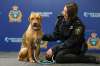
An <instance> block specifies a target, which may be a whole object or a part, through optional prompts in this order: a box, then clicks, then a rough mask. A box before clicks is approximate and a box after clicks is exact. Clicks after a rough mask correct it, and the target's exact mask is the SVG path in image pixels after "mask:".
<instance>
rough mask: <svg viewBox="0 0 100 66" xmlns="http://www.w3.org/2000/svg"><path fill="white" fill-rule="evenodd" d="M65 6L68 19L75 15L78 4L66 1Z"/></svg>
mask: <svg viewBox="0 0 100 66" xmlns="http://www.w3.org/2000/svg"><path fill="white" fill-rule="evenodd" d="M65 6H66V7H67V9H68V12H67V14H68V17H69V18H70V19H72V18H74V17H76V16H77V13H78V6H77V4H76V3H75V2H69V3H66V4H65Z"/></svg>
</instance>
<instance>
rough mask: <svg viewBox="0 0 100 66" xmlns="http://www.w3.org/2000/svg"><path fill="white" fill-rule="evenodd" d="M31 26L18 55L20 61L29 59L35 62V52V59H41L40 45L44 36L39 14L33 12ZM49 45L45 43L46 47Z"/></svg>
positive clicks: (30, 17) (30, 19)
mask: <svg viewBox="0 0 100 66" xmlns="http://www.w3.org/2000/svg"><path fill="white" fill-rule="evenodd" d="M28 20H29V22H30V24H29V26H28V29H27V30H26V32H25V33H24V35H23V40H22V46H21V49H20V52H19V54H18V60H19V61H23V60H25V59H27V60H28V61H29V62H31V63H33V62H35V59H34V58H33V56H34V54H33V51H35V57H36V58H39V54H40V43H41V38H42V36H43V32H42V29H41V24H42V23H41V22H42V17H41V15H40V14H39V13H36V12H32V13H31V14H30V16H29V18H28ZM46 44H47V43H45V45H46Z"/></svg>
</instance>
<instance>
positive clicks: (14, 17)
mask: <svg viewBox="0 0 100 66" xmlns="http://www.w3.org/2000/svg"><path fill="white" fill-rule="evenodd" d="M8 16H9V22H21V21H22V12H21V11H20V10H19V7H18V6H16V5H14V6H13V7H12V10H10V12H9V15H8Z"/></svg>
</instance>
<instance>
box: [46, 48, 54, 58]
mask: <svg viewBox="0 0 100 66" xmlns="http://www.w3.org/2000/svg"><path fill="white" fill-rule="evenodd" d="M52 56H53V51H52V49H51V48H50V49H49V50H48V51H47V52H46V59H50V58H52Z"/></svg>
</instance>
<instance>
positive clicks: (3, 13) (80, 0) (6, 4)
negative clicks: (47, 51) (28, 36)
mask: <svg viewBox="0 0 100 66" xmlns="http://www.w3.org/2000/svg"><path fill="white" fill-rule="evenodd" d="M68 1H69V0H0V51H19V49H20V45H21V37H22V35H23V33H24V31H25V30H26V29H27V27H28V25H29V22H28V16H29V15H30V13H31V12H32V11H36V12H40V13H42V15H43V20H42V25H43V31H44V33H45V34H51V33H52V32H53V30H54V25H55V22H56V17H57V15H58V14H60V12H61V11H62V10H63V7H64V4H65V3H67V2H68ZM73 1H75V2H76V3H77V4H78V6H79V12H78V16H79V17H80V18H81V20H82V21H83V23H84V24H85V26H86V32H85V37H86V39H87V37H88V36H89V34H90V33H91V32H96V33H97V34H98V37H99V36H100V6H99V4H100V0H73ZM13 5H17V6H18V7H19V10H21V12H22V14H23V17H22V21H21V22H20V23H17V22H14V23H10V22H9V19H8V14H9V11H10V10H11V9H12V6H13ZM54 44H55V43H54V42H49V45H48V46H49V47H51V46H53V45H54Z"/></svg>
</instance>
